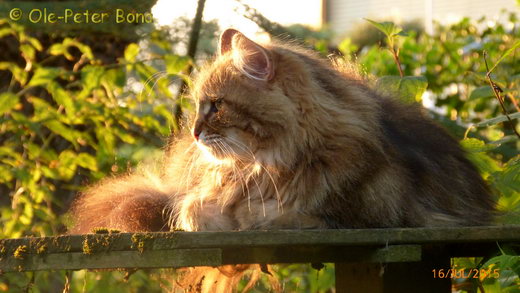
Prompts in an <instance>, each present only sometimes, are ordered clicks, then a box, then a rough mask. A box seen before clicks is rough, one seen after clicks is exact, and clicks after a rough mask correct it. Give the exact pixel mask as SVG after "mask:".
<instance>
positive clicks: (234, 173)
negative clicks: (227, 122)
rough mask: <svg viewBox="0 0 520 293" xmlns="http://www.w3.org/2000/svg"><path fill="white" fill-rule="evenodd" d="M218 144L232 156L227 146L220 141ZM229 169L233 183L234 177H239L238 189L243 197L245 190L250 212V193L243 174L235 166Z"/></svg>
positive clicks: (232, 165)
mask: <svg viewBox="0 0 520 293" xmlns="http://www.w3.org/2000/svg"><path fill="white" fill-rule="evenodd" d="M220 144H222V146H223V147H225V148H227V149H228V150H229V154H230V155H232V156H233V154H232V151H231V150H230V147H229V145H227V144H225V143H224V141H220ZM236 159H237V160H240V158H236ZM240 161H241V160H240ZM231 167H232V171H233V180H234V181H235V178H236V175H238V177H239V178H238V179H239V181H240V187H241V188H242V194H244V195H245V194H246V190H247V208H248V210H249V211H250V212H251V193H250V191H249V184H247V181H246V179H245V177H244V175H243V172H242V171H241V170H240V169H239V167H238V166H237V165H236V164H231ZM244 187H245V188H244Z"/></svg>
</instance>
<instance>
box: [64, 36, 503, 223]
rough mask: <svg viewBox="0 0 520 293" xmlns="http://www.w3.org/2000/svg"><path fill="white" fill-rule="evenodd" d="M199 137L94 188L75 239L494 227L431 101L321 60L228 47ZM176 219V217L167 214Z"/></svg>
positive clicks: (475, 179) (203, 75) (207, 90)
mask: <svg viewBox="0 0 520 293" xmlns="http://www.w3.org/2000/svg"><path fill="white" fill-rule="evenodd" d="M191 94H192V96H193V97H194V100H195V103H196V108H197V113H196V117H195V118H194V122H193V127H192V128H191V133H190V134H189V135H185V136H184V137H182V138H179V139H178V140H177V141H175V142H173V144H174V145H173V146H172V147H171V148H170V151H168V152H167V153H166V154H165V156H164V160H163V161H162V162H163V163H162V165H161V167H160V168H159V171H146V170H144V171H136V172H134V173H132V174H129V175H126V176H124V177H120V178H113V179H108V180H105V181H102V182H101V183H99V184H98V185H96V186H93V187H91V188H89V189H87V190H86V191H85V192H84V193H83V195H82V196H81V197H80V198H79V199H78V201H77V202H76V204H75V206H74V207H73V214H74V216H75V217H76V226H75V227H74V228H73V230H72V231H73V232H76V233H87V232H90V231H91V229H92V228H94V227H99V226H103V227H110V228H118V229H121V230H124V231H158V230H169V229H173V228H180V229H184V230H186V231H200V230H216V231H220V230H246V229H282V228H295V229H312V228H319V229H327V228H371V227H419V226H457V225H458V226H460V225H482V224H486V223H489V222H490V221H491V219H492V215H493V210H494V204H493V203H492V200H491V196H490V192H489V189H488V188H487V187H486V185H485V183H484V181H483V180H482V178H481V177H480V176H479V174H478V172H477V170H476V169H475V167H474V166H472V164H471V163H470V162H469V161H468V160H467V159H466V158H465V154H464V152H463V151H462V150H461V148H460V147H459V145H458V143H457V141H455V140H454V139H453V138H452V137H450V135H448V134H447V133H446V132H445V131H444V130H443V129H441V128H440V127H439V126H437V125H436V124H435V123H434V122H433V121H432V120H431V119H430V118H428V117H426V116H425V115H424V114H423V113H422V111H421V108H420V107H419V106H416V105H404V104H401V103H399V102H397V101H396V100H394V99H393V98H392V97H386V96H381V95H379V94H376V93H375V92H374V91H373V90H372V89H370V88H369V87H367V85H366V84H365V83H364V82H363V81H362V80H361V79H359V78H357V77H356V76H355V75H354V74H350V73H348V72H346V70H341V68H335V67H334V66H332V65H331V64H329V63H328V62H327V61H325V60H322V59H320V58H319V57H318V56H317V55H316V54H314V53H313V52H309V51H307V50H304V49H302V48H299V47H295V46H289V45H284V44H281V43H278V42H272V43H270V44H265V45H259V44H257V43H255V42H253V41H251V40H250V39H248V38H247V37H245V36H244V35H243V34H241V33H240V32H238V31H236V30H234V29H228V30H226V31H225V32H224V33H223V34H222V35H221V38H220V47H219V54H218V56H217V57H216V59H215V60H214V61H213V62H212V63H210V64H208V65H207V66H205V67H204V68H203V69H202V70H201V72H200V73H199V74H198V77H197V79H196V82H195V86H194V89H193V92H192V93H191ZM165 211H167V212H165Z"/></svg>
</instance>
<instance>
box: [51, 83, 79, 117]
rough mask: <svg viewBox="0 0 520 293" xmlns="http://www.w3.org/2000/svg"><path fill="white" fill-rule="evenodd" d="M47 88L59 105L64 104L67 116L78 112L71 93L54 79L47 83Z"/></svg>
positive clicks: (72, 115)
mask: <svg viewBox="0 0 520 293" xmlns="http://www.w3.org/2000/svg"><path fill="white" fill-rule="evenodd" d="M47 90H48V91H49V93H51V95H52V98H53V99H54V101H56V103H57V104H58V105H59V106H63V107H64V108H65V112H66V113H67V116H68V117H69V118H72V117H74V115H75V114H76V105H75V103H74V100H73V99H72V98H71V97H70V96H69V93H68V92H66V91H65V90H64V89H63V88H62V87H61V86H60V85H59V84H58V83H57V82H54V81H53V82H49V83H48V84H47Z"/></svg>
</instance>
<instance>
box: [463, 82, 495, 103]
mask: <svg viewBox="0 0 520 293" xmlns="http://www.w3.org/2000/svg"><path fill="white" fill-rule="evenodd" d="M493 96H495V94H494V93H493V90H492V89H491V87H490V86H489V85H485V86H481V87H478V88H476V89H474V90H473V91H472V92H471V95H469V100H470V101H472V100H477V99H482V98H489V97H493Z"/></svg>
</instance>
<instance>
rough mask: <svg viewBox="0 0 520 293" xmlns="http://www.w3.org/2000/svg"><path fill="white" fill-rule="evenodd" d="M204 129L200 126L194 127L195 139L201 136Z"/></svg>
mask: <svg viewBox="0 0 520 293" xmlns="http://www.w3.org/2000/svg"><path fill="white" fill-rule="evenodd" d="M201 132H202V130H201V129H200V128H197V127H195V128H194V129H193V137H195V140H199V136H200V133H201Z"/></svg>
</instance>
